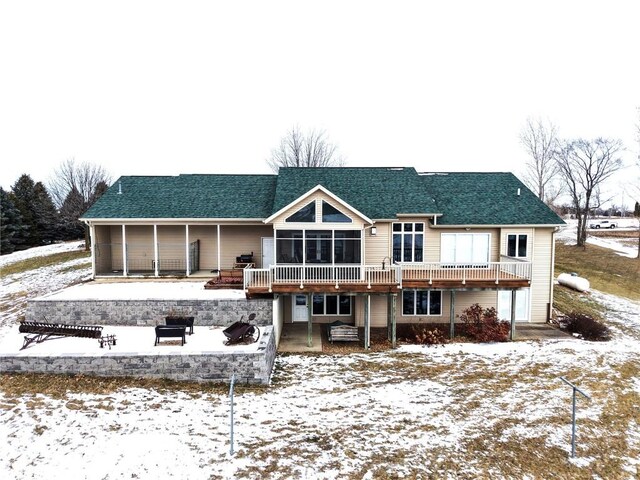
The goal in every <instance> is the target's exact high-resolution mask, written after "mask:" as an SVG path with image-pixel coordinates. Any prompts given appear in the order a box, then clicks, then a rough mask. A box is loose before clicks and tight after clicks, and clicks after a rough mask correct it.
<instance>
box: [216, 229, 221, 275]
mask: <svg viewBox="0 0 640 480" xmlns="http://www.w3.org/2000/svg"><path fill="white" fill-rule="evenodd" d="M216 227H217V232H216V233H217V235H218V237H217V238H216V244H217V247H218V276H219V275H220V268H221V267H220V224H218V225H216Z"/></svg>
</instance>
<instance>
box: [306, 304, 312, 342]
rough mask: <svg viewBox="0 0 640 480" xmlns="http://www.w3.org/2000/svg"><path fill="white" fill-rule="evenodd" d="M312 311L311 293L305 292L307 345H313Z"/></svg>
mask: <svg viewBox="0 0 640 480" xmlns="http://www.w3.org/2000/svg"><path fill="white" fill-rule="evenodd" d="M312 313H313V295H312V294H310V293H309V294H307V347H309V348H311V347H312V346H313V323H312V322H311V314H312Z"/></svg>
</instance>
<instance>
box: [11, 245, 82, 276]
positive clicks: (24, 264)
mask: <svg viewBox="0 0 640 480" xmlns="http://www.w3.org/2000/svg"><path fill="white" fill-rule="evenodd" d="M90 256H91V253H90V252H85V251H84V250H79V251H72V252H60V253H54V254H51V255H46V256H44V257H33V258H27V259H25V260H20V261H19V262H16V263H12V264H11V265H7V266H6V267H3V268H2V276H5V275H15V274H17V273H24V272H27V271H29V270H35V269H37V268H43V267H50V266H51V265H57V264H59V263H65V262H70V261H72V260H77V259H78V258H89V257H90ZM82 268H86V266H83V267H82Z"/></svg>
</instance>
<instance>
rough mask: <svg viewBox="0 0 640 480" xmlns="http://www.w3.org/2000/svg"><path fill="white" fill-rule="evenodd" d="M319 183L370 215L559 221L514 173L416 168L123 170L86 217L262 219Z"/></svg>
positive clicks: (473, 221)
mask: <svg viewBox="0 0 640 480" xmlns="http://www.w3.org/2000/svg"><path fill="white" fill-rule="evenodd" d="M317 185H322V186H323V187H324V188H326V189H327V190H329V191H330V192H331V193H333V194H334V195H337V196H338V197H340V198H341V199H342V200H343V201H345V202H347V203H348V204H349V205H351V206H352V207H353V208H355V209H357V210H359V211H360V212H362V213H363V214H364V215H366V216H367V217H369V218H372V219H392V218H396V215H398V214H441V215H442V216H441V217H439V218H438V225H559V224H562V223H563V221H562V220H561V219H560V218H559V217H558V216H557V215H556V214H555V213H553V212H552V211H551V210H550V209H549V208H547V206H546V205H544V203H542V202H541V201H540V200H538V198H537V197H536V196H535V195H534V194H533V193H531V191H529V190H528V189H527V188H526V187H525V186H524V185H523V184H522V183H521V182H520V181H519V180H518V179H517V178H516V177H515V176H514V175H512V174H511V173H428V174H418V173H417V172H416V171H415V170H414V169H413V168H281V169H280V171H279V172H278V175H179V176H175V177H160V176H157V177H146V176H145V177H142V176H140V177H138V176H132V177H121V178H120V179H119V180H118V181H116V182H115V183H114V184H113V185H112V186H111V188H110V189H109V190H108V191H107V192H106V193H105V194H104V195H103V196H102V197H101V198H100V199H99V200H98V201H97V202H96V203H95V204H94V205H93V206H92V207H91V208H90V209H89V210H88V211H87V212H86V213H85V214H84V215H83V218H86V219H109V218H131V219H135V218H185V219H187V218H192V219H196V218H197V219H207V218H228V219H264V218H267V217H269V216H271V215H272V214H273V213H275V212H277V211H279V210H280V209H282V208H283V207H285V206H287V205H289V204H290V203H292V202H294V201H295V200H296V199H298V198H299V197H300V196H302V195H304V194H305V193H307V192H308V191H309V190H311V189H313V188H314V187H316V186H317ZM518 188H519V189H520V195H519V196H518V195H517V190H518ZM119 191H121V192H122V193H119Z"/></svg>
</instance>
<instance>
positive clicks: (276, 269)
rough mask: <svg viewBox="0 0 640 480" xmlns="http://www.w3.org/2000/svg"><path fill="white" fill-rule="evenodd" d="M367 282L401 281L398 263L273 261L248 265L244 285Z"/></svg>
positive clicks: (257, 286)
mask: <svg viewBox="0 0 640 480" xmlns="http://www.w3.org/2000/svg"><path fill="white" fill-rule="evenodd" d="M292 283H299V284H301V285H304V284H329V285H340V284H346V283H349V284H365V285H380V284H390V285H399V284H401V283H402V273H401V268H400V266H399V265H391V266H387V267H386V268H382V267H380V266H379V265H272V266H270V267H269V268H245V269H244V288H245V290H246V289H247V288H271V285H278V284H292Z"/></svg>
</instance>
